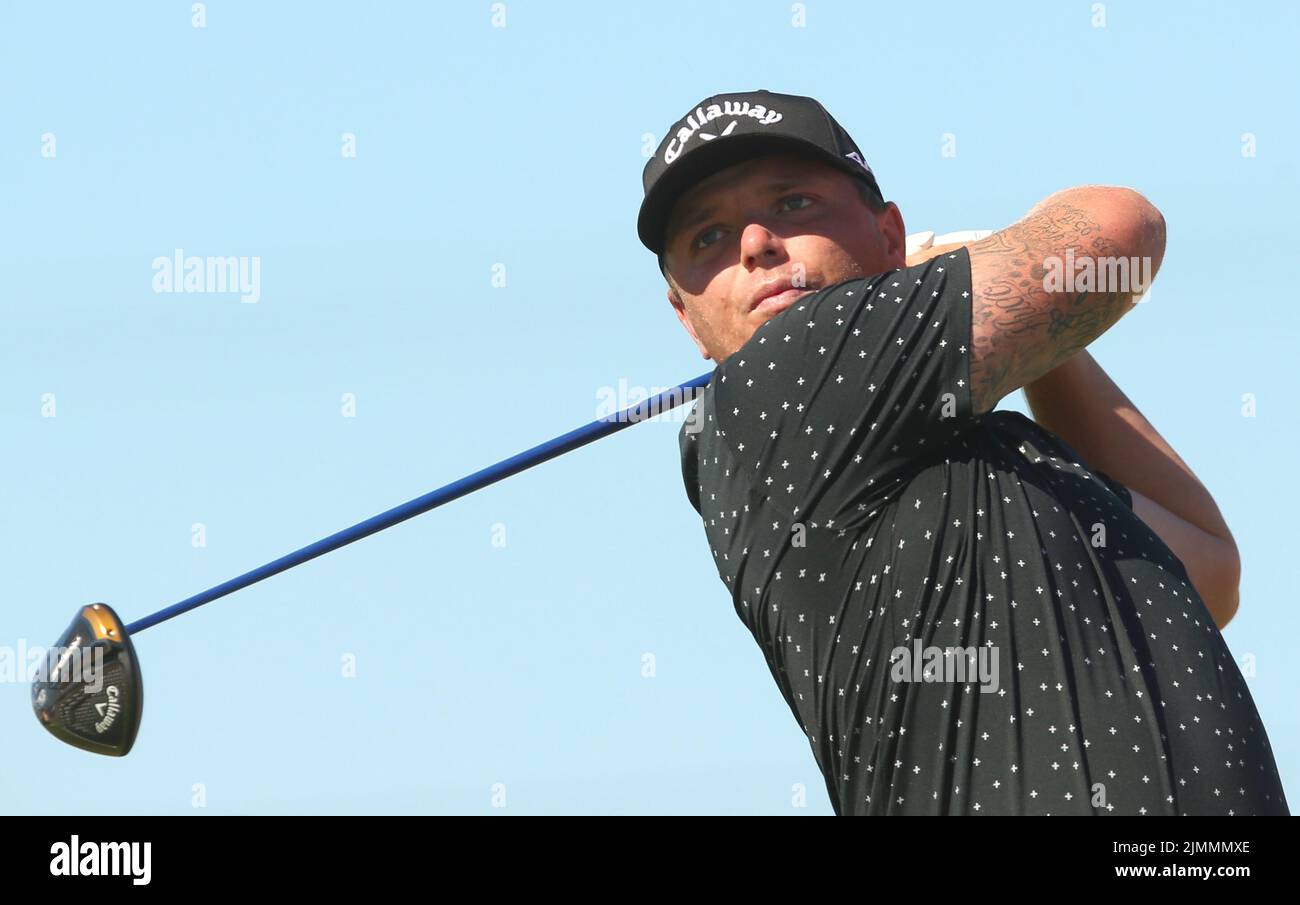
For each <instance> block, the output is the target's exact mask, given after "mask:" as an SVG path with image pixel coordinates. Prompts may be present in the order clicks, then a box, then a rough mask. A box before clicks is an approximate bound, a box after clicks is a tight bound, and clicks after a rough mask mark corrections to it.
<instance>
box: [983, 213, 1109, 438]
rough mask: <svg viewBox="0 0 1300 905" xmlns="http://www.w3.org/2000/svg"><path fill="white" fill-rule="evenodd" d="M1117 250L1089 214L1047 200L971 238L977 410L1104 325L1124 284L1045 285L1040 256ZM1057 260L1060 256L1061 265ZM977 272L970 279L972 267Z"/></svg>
mask: <svg viewBox="0 0 1300 905" xmlns="http://www.w3.org/2000/svg"><path fill="white" fill-rule="evenodd" d="M1067 248H1072V249H1073V250H1074V256H1075V258H1076V260H1082V259H1083V258H1085V257H1086V256H1093V257H1103V256H1112V255H1115V254H1117V253H1118V249H1117V247H1116V244H1115V243H1114V242H1113V241H1111V240H1109V239H1107V238H1106V237H1105V236H1104V235H1102V230H1101V227H1100V226H1099V225H1098V224H1097V223H1096V222H1094V221H1093V220H1092V219H1091V217H1090V216H1089V214H1088V213H1087V212H1085V211H1083V210H1081V209H1080V208H1078V207H1074V206H1072V205H1070V204H1068V203H1050V204H1048V205H1046V206H1043V207H1041V208H1038V209H1036V210H1035V211H1034V212H1031V214H1030V215H1029V216H1027V217H1026V218H1025V219H1024V220H1021V221H1020V222H1018V223H1015V224H1012V225H1011V226H1010V227H1008V228H1007V229H1004V230H1002V231H1000V232H996V233H994V234H993V235H991V236H989V237H988V238H986V239H982V240H980V241H979V242H975V243H973V244H972V245H971V246H970V254H971V262H972V263H971V270H972V286H973V292H972V298H971V350H972V355H971V398H972V403H973V405H974V410H975V412H976V413H983V412H985V411H988V410H990V409H992V408H993V406H995V405H996V404H997V403H998V400H1000V399H1001V398H1002V397H1003V396H1005V395H1006V394H1007V393H1009V392H1011V391H1012V390H1015V389H1017V388H1018V387H1021V386H1023V385H1024V384H1025V383H1028V382H1029V381H1031V380H1033V379H1035V378H1037V377H1039V376H1041V375H1042V374H1045V373H1046V372H1048V371H1050V370H1051V369H1052V368H1054V367H1056V365H1058V364H1060V363H1061V362H1063V361H1065V360H1067V359H1068V358H1070V356H1072V355H1074V354H1075V353H1076V352H1078V351H1079V350H1080V349H1082V348H1084V347H1085V346H1087V345H1088V344H1089V343H1090V342H1092V341H1093V340H1094V339H1096V338H1097V337H1098V336H1100V335H1101V334H1102V333H1104V332H1105V331H1106V330H1107V329H1109V328H1110V327H1111V326H1112V325H1113V324H1114V323H1115V322H1116V321H1117V320H1119V318H1120V317H1121V316H1122V315H1123V314H1124V312H1125V311H1126V310H1127V309H1128V307H1129V301H1130V300H1131V298H1132V296H1133V293H1131V292H1122V291H1115V292H1090V293H1089V292H1072V293H1070V292H1049V291H1048V290H1047V289H1045V288H1044V277H1045V275H1046V273H1047V268H1046V262H1047V259H1048V258H1049V257H1051V256H1061V257H1062V259H1063V258H1064V253H1065V250H1066V249H1067ZM1063 264H1064V260H1062V265H1063ZM977 274H978V275H979V276H980V278H979V279H977V277H976V275H977Z"/></svg>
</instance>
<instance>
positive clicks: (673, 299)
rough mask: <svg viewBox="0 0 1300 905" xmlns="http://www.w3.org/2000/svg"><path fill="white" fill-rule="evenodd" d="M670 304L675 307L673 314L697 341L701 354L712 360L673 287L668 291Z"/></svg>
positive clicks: (696, 344)
mask: <svg viewBox="0 0 1300 905" xmlns="http://www.w3.org/2000/svg"><path fill="white" fill-rule="evenodd" d="M668 304H670V305H672V306H673V313H675V314H676V315H677V319H678V320H679V321H681V322H682V326H683V327H685V328H686V332H687V333H689V334H690V335H691V339H693V340H694V341H695V346H696V348H698V349H699V350H700V354H701V355H703V356H704V357H705V358H710V357H711V356H710V355H709V350H708V349H706V348H705V347H704V343H702V342H700V337H699V336H698V335H696V333H695V327H694V326H693V325H692V324H691V318H690V315H688V314H687V313H686V306H685V305H684V304H683V303H682V300H681V298H679V297H678V295H677V292H676V291H675V290H674V289H673V288H672V287H669V289H668Z"/></svg>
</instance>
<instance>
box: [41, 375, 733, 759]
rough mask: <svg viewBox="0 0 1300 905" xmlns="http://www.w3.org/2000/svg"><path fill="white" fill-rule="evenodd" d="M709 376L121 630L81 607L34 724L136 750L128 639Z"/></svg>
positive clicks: (608, 426)
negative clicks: (36, 722) (134, 747)
mask: <svg viewBox="0 0 1300 905" xmlns="http://www.w3.org/2000/svg"><path fill="white" fill-rule="evenodd" d="M712 376H713V373H712V372H711V371H710V372H709V373H707V374H701V375H700V376H699V377H696V378H695V379H694V380H689V381H687V382H686V383H683V384H679V385H678V386H676V387H673V388H671V389H668V390H664V391H663V392H662V393H660V394H658V395H657V396H653V397H650V398H648V399H646V400H643V401H641V402H638V403H637V404H635V405H632V406H629V407H627V408H625V409H623V410H622V411H621V412H618V413H616V414H613V415H609V416H607V417H605V418H599V419H597V420H595V421H593V422H591V423H590V424H587V425H584V426H583V427H580V428H576V429H575V430H571V431H569V432H568V433H567V434H562V435H561V436H559V437H556V438H555V439H553V440H548V441H547V442H545V443H542V444H539V445H537V446H534V447H532V448H531V449H527V450H525V451H523V452H521V453H519V454H518V455H515V456H511V457H510V458H508V459H503V460H502V461H500V462H497V463H496V464H495V465H490V466H488V467H487V468H484V469H481V470H479V471H476V472H474V473H473V474H471V475H468V476H466V477H464V478H461V479H460V480H458V481H453V482H452V483H450V484H447V485H445V486H443V487H439V488H438V489H437V490H433V491H430V492H429V493H426V494H425V495H424V496H420V497H416V498H415V499H413V500H411V501H409V502H406V503H403V504H402V505H400V506H395V507H393V508H392V509H389V510H387V511H385V512H381V513H379V514H378V515H376V516H374V517H372V518H369V519H366V520H365V521H363V522H358V523H357V524H355V525H353V526H352V527H350V528H345V529H344V530H342V531H338V532H335V533H334V534H331V535H330V536H329V537H325V538H322V539H321V540H318V541H316V542H315V543H313V544H308V545H307V546H305V547H302V548H301V549H299V550H295V551H294V552H293V553H289V554H287V555H285V556H282V557H280V558H279V559H276V560H273V561H271V562H269V563H267V564H266V565H263V566H259V567H258V568H256V569H253V570H251V571H249V572H245V573H244V574H243V575H240V576H238V577H236V578H232V579H230V580H229V581H226V582H223V583H222V584H219V585H216V586H214V587H211V588H208V589H207V590H206V591H203V592H201V593H198V594H195V595H194V596H193V597H187V598H186V599H184V600H182V601H180V602H179V603H176V604H173V605H172V606H169V607H166V608H164V609H161V610H159V611H158V612H156V613H153V614H151V615H149V616H145V617H144V618H142V619H137V620H136V621H135V622H132V623H131V624H130V625H127V626H125V627H124V626H123V625H122V621H121V619H119V618H118V615H117V613H116V612H114V611H113V608H112V607H110V606H109V605H108V604H106V603H92V604H90V605H88V606H85V607H82V608H81V609H80V610H79V611H78V612H77V615H76V617H75V618H74V619H73V621H72V624H71V625H70V626H69V627H68V629H67V630H66V631H65V632H64V633H63V635H62V637H60V638H59V641H58V642H57V643H56V644H55V646H54V648H52V649H51V650H50V651H49V652H48V655H47V657H46V660H45V662H44V663H43V664H42V666H41V667H40V668H39V669H38V671H37V675H36V678H35V680H34V681H33V682H32V708H33V709H34V710H35V711H36V717H37V719H38V720H40V722H41V725H42V726H44V727H45V728H46V729H48V730H49V731H50V732H51V733H52V734H53V735H54V737H55V738H58V739H60V740H61V741H64V742H67V743H68V744H70V745H73V746H75V747H77V748H82V749H84V750H86V751H93V752H95V753H96V754H107V755H110V756H113V757H122V756H123V755H125V754H127V753H128V752H129V751H130V750H131V746H132V745H134V744H135V738H136V734H137V733H138V732H139V729H140V718H141V715H142V712H143V709H144V683H143V680H142V679H141V675H140V663H139V660H138V659H137V657H136V654H135V648H134V646H133V645H132V643H131V636H133V635H135V634H138V633H139V632H142V631H144V630H145V629H147V628H150V627H152V626H155V625H157V624H158V623H160V622H165V621H166V620H168V619H171V618H173V617H175V616H179V615H180V614H181V613H186V612H189V611H190V610H192V609H195V608H196V607H200V606H203V604H205V603H211V602H212V601H214V600H216V599H218V598H220V597H224V596H226V595H227V594H231V593H233V592H235V591H238V590H239V589H240V588H246V587H248V586H249V585H251V584H255V583H257V582H259V581H261V580H262V579H264V578H270V577H271V576H272V575H276V574H278V573H280V572H283V571H285V570H286V569H291V568H293V567H294V566H296V565H299V564H301V563H304V562H307V560H309V559H315V558H316V557H317V556H322V555H324V554H326V553H329V552H330V551H331V550H337V549H338V548H339V547H343V546H346V545H347V544H350V543H352V542H353V541H357V540H361V538H363V537H368V536H369V535H371V534H374V533H376V532H378V531H383V530H384V529H385V528H391V527H392V526H393V525H396V524H398V523H399V522H404V521H406V520H407V519H409V518H414V517H415V516H417V515H420V514H422V513H425V512H428V511H429V510H430V509H434V508H436V507H438V506H441V505H442V504H443V503H448V502H450V501H452V500H454V499H457V498H458V497H462V496H465V495H466V494H468V493H472V492H474V491H475V490H478V489H479V488H481V487H486V486H487V485H489V484H493V483H495V482H497V481H500V480H501V479H502V478H508V477H510V475H513V474H517V473H519V472H521V471H523V470H524V469H526V468H531V467H532V466H534V465H538V464H540V463H542V462H545V461H547V460H548V459H553V458H555V457H556V456H560V455H563V454H564V453H566V452H569V451H570V450H574V449H577V448H578V447H580V446H585V445H586V444H588V443H591V442H593V441H595V440H599V439H600V438H601V437H604V436H606V435H608V434H612V433H614V432H616V431H620V430H622V429H623V428H625V427H627V426H629V425H631V424H635V423H637V422H638V421H646V420H649V419H651V418H653V417H655V416H656V415H659V414H661V413H663V412H666V411H668V410H670V409H673V408H676V407H677V406H679V405H681V404H682V403H683V402H687V401H690V400H691V399H692V398H693V397H694V393H693V392H691V391H694V390H696V389H700V388H702V387H704V386H706V385H707V384H708V382H709V379H710V378H711V377H712Z"/></svg>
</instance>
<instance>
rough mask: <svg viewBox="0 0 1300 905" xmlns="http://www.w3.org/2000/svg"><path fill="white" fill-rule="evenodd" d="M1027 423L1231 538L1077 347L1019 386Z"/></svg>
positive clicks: (1160, 443)
mask: <svg viewBox="0 0 1300 905" xmlns="http://www.w3.org/2000/svg"><path fill="white" fill-rule="evenodd" d="M1024 390H1025V398H1026V399H1027V400H1028V402H1029V408H1030V410H1031V411H1032V412H1033V415H1034V420H1035V421H1037V422H1038V423H1039V424H1041V425H1042V426H1043V427H1045V428H1047V429H1048V430H1050V431H1051V432H1052V433H1054V434H1056V435H1057V436H1059V437H1061V438H1063V439H1064V440H1065V441H1066V442H1067V443H1069V444H1070V445H1071V446H1073V447H1074V448H1075V449H1077V450H1078V451H1079V454H1080V455H1082V456H1083V457H1084V459H1085V460H1086V461H1087V462H1088V464H1090V465H1092V466H1094V467H1096V468H1100V469H1101V470H1102V471H1104V472H1106V474H1108V475H1110V476H1111V477H1112V478H1114V479H1115V480H1117V481H1119V482H1120V483H1121V484H1123V485H1125V486H1126V487H1129V488H1131V489H1133V490H1137V491H1139V492H1140V493H1142V494H1143V495H1145V496H1147V497H1149V498H1151V499H1152V500H1155V501H1156V502H1157V503H1159V504H1160V505H1162V506H1164V507H1165V508H1166V509H1168V510H1169V511H1170V512H1172V513H1173V514H1175V515H1177V516H1180V517H1181V518H1183V519H1185V520H1186V521H1188V522H1190V523H1192V524H1193V525H1195V526H1196V527H1198V528H1200V529H1202V530H1204V531H1207V532H1209V533H1210V534H1213V535H1214V536H1216V537H1220V538H1223V539H1225V540H1232V533H1231V532H1230V531H1229V530H1228V525H1227V523H1226V522H1224V520H1223V515H1222V514H1221V513H1220V512H1219V507H1218V506H1217V505H1215V502H1214V498H1213V497H1211V496H1210V493H1209V491H1208V490H1206V489H1205V485H1203V484H1202V483H1201V482H1200V480H1198V479H1197V477H1196V475H1195V474H1194V473H1193V472H1192V470H1191V469H1190V468H1189V467H1188V466H1187V463H1186V462H1184V461H1183V460H1182V459H1181V458H1180V457H1179V455H1178V453H1176V452H1174V450H1173V447H1171V446H1170V445H1169V444H1168V443H1166V442H1165V439H1164V438H1163V437H1161V436H1160V433H1159V432H1158V431H1157V430H1156V429H1155V427H1154V426H1152V424H1151V422H1150V421H1148V420H1147V419H1146V418H1145V417H1143V415H1142V413H1141V412H1139V411H1138V409H1137V406H1135V405H1134V404H1133V403H1132V401H1131V400H1130V399H1129V398H1128V397H1127V396H1125V395H1124V392H1123V390H1121V389H1120V388H1119V387H1118V386H1116V385H1115V382H1114V381H1113V380H1111V379H1110V377H1109V376H1108V375H1107V374H1106V372H1105V371H1103V370H1102V368H1101V365H1099V364H1097V362H1096V360H1095V359H1094V358H1093V357H1092V355H1091V354H1090V353H1089V352H1088V350H1087V349H1083V350H1081V351H1080V352H1078V353H1076V354H1075V355H1073V356H1072V357H1070V358H1069V359H1067V360H1066V361H1065V362H1064V363H1062V364H1061V365H1059V366H1057V367H1056V368H1054V369H1053V370H1051V371H1048V372H1047V373H1046V374H1044V375H1043V376H1042V377H1040V378H1038V379H1037V380H1035V381H1033V382H1031V383H1028V384H1026V385H1025V387H1024Z"/></svg>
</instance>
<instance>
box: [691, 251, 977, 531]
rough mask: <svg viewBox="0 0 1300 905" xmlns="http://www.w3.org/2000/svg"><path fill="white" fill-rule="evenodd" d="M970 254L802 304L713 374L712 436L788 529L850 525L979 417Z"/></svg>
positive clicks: (841, 287)
mask: <svg viewBox="0 0 1300 905" xmlns="http://www.w3.org/2000/svg"><path fill="white" fill-rule="evenodd" d="M970 331H971V299H970V256H969V253H968V252H967V250H966V249H965V248H964V247H963V248H960V249H958V250H957V251H955V252H953V253H951V254H946V255H940V256H938V257H935V258H931V259H930V260H928V261H925V262H922V263H921V264H918V265H916V266H914V267H908V268H904V269H901V270H893V271H888V272H886V273H883V274H876V275H874V276H871V277H866V278H861V279H854V280H848V281H846V282H842V283H838V284H835V285H833V286H828V287H825V288H823V289H821V290H818V291H817V292H814V293H811V294H809V295H807V296H804V297H803V298H802V299H800V300H799V301H798V302H797V303H796V304H794V305H792V306H791V307H789V308H787V309H786V310H784V311H782V312H780V313H778V314H777V315H776V316H774V317H772V318H771V319H770V320H768V321H767V322H765V323H764V324H762V325H761V326H760V327H759V328H758V329H757V330H756V331H755V332H754V335H753V336H751V337H750V338H749V340H748V341H747V342H746V343H745V345H744V346H742V347H741V348H740V349H739V350H737V351H736V352H735V353H733V354H732V355H731V356H729V357H728V358H727V359H726V360H725V361H723V362H722V363H721V364H720V365H719V366H718V372H717V373H716V374H715V376H714V386H715V390H714V392H715V408H716V417H717V422H718V433H719V436H720V437H721V438H722V439H723V440H724V441H725V442H727V443H728V444H729V446H730V448H731V450H732V451H733V452H734V454H735V456H736V459H737V461H738V462H739V463H740V467H741V469H743V470H744V471H747V472H748V473H749V481H750V484H751V486H752V487H753V488H754V491H755V492H756V493H758V494H759V495H760V496H763V497H764V498H767V499H769V500H770V501H771V502H773V503H774V504H775V505H777V506H778V507H779V508H781V509H783V510H784V511H786V512H788V513H789V515H790V517H791V519H792V520H794V521H805V520H806V521H809V522H810V523H811V524H813V525H814V526H815V525H816V524H817V522H818V521H820V520H825V525H826V526H827V527H840V528H850V527H854V526H856V525H861V524H864V523H865V522H866V521H868V520H869V519H870V516H871V515H872V514H874V509H875V507H876V506H877V505H878V504H879V503H880V502H882V501H883V500H884V499H886V498H887V497H888V496H889V494H890V493H891V492H892V491H894V490H896V489H898V488H899V487H900V486H901V485H902V484H903V483H905V482H906V480H908V479H909V478H910V477H912V476H914V475H915V474H916V472H917V471H918V470H919V469H920V468H921V467H923V465H924V464H926V463H927V462H929V461H932V460H933V459H934V458H935V457H942V456H943V454H944V451H945V448H947V447H948V446H950V444H951V442H952V441H953V440H954V439H955V438H956V437H958V436H959V435H960V434H961V433H962V431H963V429H964V428H966V427H967V426H969V425H970V424H971V423H972V422H973V421H974V420H976V419H975V416H974V415H973V414H972V411H971V396H970V355H969V352H970V348H969V347H970V335H971V332H970Z"/></svg>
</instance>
